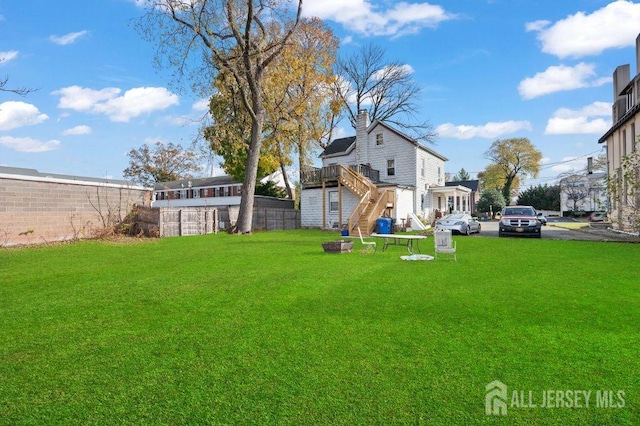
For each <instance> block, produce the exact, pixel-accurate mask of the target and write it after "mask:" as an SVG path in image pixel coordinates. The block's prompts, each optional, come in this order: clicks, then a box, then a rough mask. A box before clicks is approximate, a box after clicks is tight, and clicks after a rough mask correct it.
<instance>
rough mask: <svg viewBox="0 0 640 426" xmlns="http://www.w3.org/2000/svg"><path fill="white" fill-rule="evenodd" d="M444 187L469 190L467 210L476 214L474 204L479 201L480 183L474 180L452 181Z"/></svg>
mask: <svg viewBox="0 0 640 426" xmlns="http://www.w3.org/2000/svg"><path fill="white" fill-rule="evenodd" d="M445 185H446V186H454V187H456V186H465V187H467V188H469V189H470V190H471V194H470V195H469V208H468V210H469V211H470V212H471V213H473V214H476V212H477V211H476V203H477V202H478V201H479V200H480V191H481V189H480V181H479V180H477V179H474V180H454V181H449V182H447V183H445Z"/></svg>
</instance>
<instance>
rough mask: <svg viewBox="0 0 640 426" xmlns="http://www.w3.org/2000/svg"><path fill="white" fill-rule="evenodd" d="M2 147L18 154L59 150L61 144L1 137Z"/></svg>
mask: <svg viewBox="0 0 640 426" xmlns="http://www.w3.org/2000/svg"><path fill="white" fill-rule="evenodd" d="M0 145H3V146H6V147H7V148H10V149H13V150H14V151H18V152H45V151H51V150H53V149H56V148H58V146H60V142H59V141H57V140H55V139H52V140H50V141H47V142H44V141H40V140H38V139H33V138H14V137H11V136H0Z"/></svg>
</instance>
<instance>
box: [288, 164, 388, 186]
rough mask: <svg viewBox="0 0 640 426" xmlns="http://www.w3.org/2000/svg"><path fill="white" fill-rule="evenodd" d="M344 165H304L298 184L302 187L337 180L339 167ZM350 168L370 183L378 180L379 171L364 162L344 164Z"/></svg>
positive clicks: (339, 175) (339, 171) (339, 172)
mask: <svg viewBox="0 0 640 426" xmlns="http://www.w3.org/2000/svg"><path fill="white" fill-rule="evenodd" d="M344 167H345V166H343V165H340V164H332V165H329V166H325V167H319V168H318V167H305V168H303V169H302V170H301V171H300V184H301V185H302V188H303V189H304V188H309V187H315V186H320V185H322V184H323V183H327V182H337V181H338V180H339V179H340V177H341V168H344ZM346 167H347V168H349V169H350V170H353V171H354V172H356V173H358V174H360V175H362V176H364V177H366V178H367V179H369V180H370V181H371V182H372V183H379V182H380V171H379V170H376V169H372V168H371V167H370V166H368V165H366V164H352V165H350V166H346Z"/></svg>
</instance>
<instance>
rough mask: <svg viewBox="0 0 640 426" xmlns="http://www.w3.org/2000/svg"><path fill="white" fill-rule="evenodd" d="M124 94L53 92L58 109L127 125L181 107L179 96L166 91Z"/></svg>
mask: <svg viewBox="0 0 640 426" xmlns="http://www.w3.org/2000/svg"><path fill="white" fill-rule="evenodd" d="M121 92H122V91H121V90H120V89H118V88H114V87H108V88H105V89H102V90H93V89H87V88H83V87H79V86H70V87H65V88H63V89H60V90H57V91H55V92H52V94H53V95H59V96H60V101H59V102H58V107H59V108H64V109H72V110H74V111H80V112H86V113H90V114H104V115H106V116H108V117H109V119H110V120H111V121H118V122H128V121H129V120H131V119H132V118H134V117H138V116H139V115H142V114H148V113H151V112H154V111H160V110H164V109H167V108H168V107H170V106H172V105H177V104H178V103H179V101H178V96H177V95H175V94H173V93H171V92H169V91H168V90H167V89H165V88H164V87H137V88H134V89H130V90H127V91H126V92H124V94H123V95H121V96H119V95H120V93H121Z"/></svg>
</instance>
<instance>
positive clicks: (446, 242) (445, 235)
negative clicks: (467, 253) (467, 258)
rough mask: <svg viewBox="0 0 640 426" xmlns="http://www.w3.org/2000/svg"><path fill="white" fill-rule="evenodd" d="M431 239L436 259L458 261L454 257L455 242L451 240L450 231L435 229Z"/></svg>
mask: <svg viewBox="0 0 640 426" xmlns="http://www.w3.org/2000/svg"><path fill="white" fill-rule="evenodd" d="M433 239H434V241H435V246H436V256H435V257H436V259H438V258H442V257H444V258H446V259H449V260H454V261H456V262H457V261H458V259H457V256H456V242H455V241H453V239H452V238H451V230H449V229H436V230H435V231H433Z"/></svg>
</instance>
